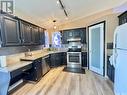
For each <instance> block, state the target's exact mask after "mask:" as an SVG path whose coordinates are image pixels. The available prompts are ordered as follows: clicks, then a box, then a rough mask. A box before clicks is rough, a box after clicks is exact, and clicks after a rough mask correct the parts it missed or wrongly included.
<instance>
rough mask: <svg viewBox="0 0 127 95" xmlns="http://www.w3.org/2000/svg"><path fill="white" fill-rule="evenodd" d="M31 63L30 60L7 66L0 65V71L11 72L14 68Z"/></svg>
mask: <svg viewBox="0 0 127 95" xmlns="http://www.w3.org/2000/svg"><path fill="white" fill-rule="evenodd" d="M31 63H32V61H19V62H17V63H16V64H13V65H9V66H7V67H0V72H12V71H14V70H16V69H19V68H22V67H24V66H27V65H29V64H31Z"/></svg>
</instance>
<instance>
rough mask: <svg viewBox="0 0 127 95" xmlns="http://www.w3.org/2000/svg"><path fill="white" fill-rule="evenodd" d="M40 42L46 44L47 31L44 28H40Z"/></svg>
mask: <svg viewBox="0 0 127 95" xmlns="http://www.w3.org/2000/svg"><path fill="white" fill-rule="evenodd" d="M39 35H40V44H41V45H45V32H44V29H43V28H39Z"/></svg>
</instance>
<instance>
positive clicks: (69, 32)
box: [66, 30, 74, 39]
mask: <svg viewBox="0 0 127 95" xmlns="http://www.w3.org/2000/svg"><path fill="white" fill-rule="evenodd" d="M66 32H67V39H70V38H73V36H74V35H73V30H68V31H66Z"/></svg>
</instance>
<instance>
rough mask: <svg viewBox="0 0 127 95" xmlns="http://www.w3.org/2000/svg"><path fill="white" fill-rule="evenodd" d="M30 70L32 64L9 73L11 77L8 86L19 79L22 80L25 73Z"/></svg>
mask: <svg viewBox="0 0 127 95" xmlns="http://www.w3.org/2000/svg"><path fill="white" fill-rule="evenodd" d="M31 68H32V64H30V65H27V66H25V67H22V68H20V69H17V70H14V71H12V72H10V75H11V80H10V86H11V85H13V84H14V83H16V82H17V81H19V80H20V79H22V78H23V77H24V76H25V74H26V72H27V71H29V70H30V69H31Z"/></svg>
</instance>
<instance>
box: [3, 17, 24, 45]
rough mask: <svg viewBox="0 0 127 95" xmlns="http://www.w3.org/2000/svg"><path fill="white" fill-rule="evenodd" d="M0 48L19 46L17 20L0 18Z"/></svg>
mask: <svg viewBox="0 0 127 95" xmlns="http://www.w3.org/2000/svg"><path fill="white" fill-rule="evenodd" d="M1 39H2V46H15V45H21V39H20V33H19V25H18V20H17V19H15V18H11V17H6V16H2V17H1Z"/></svg>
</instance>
